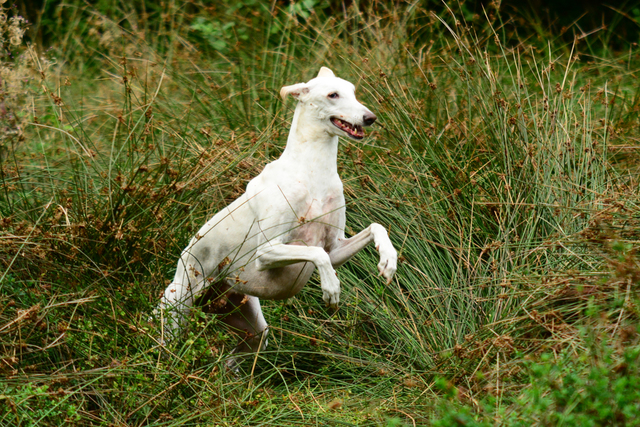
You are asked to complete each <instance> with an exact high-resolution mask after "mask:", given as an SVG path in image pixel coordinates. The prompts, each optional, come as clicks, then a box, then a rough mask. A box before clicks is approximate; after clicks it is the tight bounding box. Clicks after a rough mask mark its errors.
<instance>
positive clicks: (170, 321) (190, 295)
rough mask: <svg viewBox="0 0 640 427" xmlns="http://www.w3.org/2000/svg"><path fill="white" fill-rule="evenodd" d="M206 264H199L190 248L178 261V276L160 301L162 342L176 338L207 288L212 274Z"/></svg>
mask: <svg viewBox="0 0 640 427" xmlns="http://www.w3.org/2000/svg"><path fill="white" fill-rule="evenodd" d="M210 270H211V268H208V267H207V266H206V265H204V263H202V262H199V260H198V258H197V257H195V256H194V255H193V254H192V253H191V252H190V251H189V248H187V250H185V251H184V252H183V254H182V256H181V257H180V260H179V261H178V266H177V268H176V275H175V277H174V278H173V281H172V282H171V283H170V284H169V286H167V288H166V289H165V291H164V295H163V296H162V299H161V301H160V305H159V307H158V309H159V310H158V311H159V312H160V313H158V312H156V316H158V315H159V316H160V318H161V320H162V322H163V337H162V341H163V343H164V342H167V341H169V340H171V339H172V338H174V335H176V334H177V333H178V331H179V330H180V328H181V327H182V326H183V325H184V322H185V320H186V318H187V317H188V316H189V312H190V311H191V307H192V306H193V304H194V301H195V298H196V297H197V296H198V295H199V294H200V292H201V291H202V289H203V288H204V286H205V279H206V278H207V276H208V274H209V273H210Z"/></svg>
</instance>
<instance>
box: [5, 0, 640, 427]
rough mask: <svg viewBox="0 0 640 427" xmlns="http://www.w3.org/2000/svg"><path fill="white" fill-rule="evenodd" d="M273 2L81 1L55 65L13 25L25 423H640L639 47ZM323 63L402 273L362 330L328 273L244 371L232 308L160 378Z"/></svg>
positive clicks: (9, 163) (443, 10) (355, 208)
mask: <svg viewBox="0 0 640 427" xmlns="http://www.w3.org/2000/svg"><path fill="white" fill-rule="evenodd" d="M135 4H136V5H138V6H139V3H135ZM142 4H143V5H144V4H145V3H144V2H142ZM233 5H236V6H233ZM275 5H276V3H274V4H273V5H270V4H263V3H261V2H256V1H252V0H244V1H241V2H237V3H234V2H229V4H227V2H222V5H221V6H211V7H204V6H201V5H198V4H196V3H189V4H187V5H184V6H181V5H178V4H175V3H173V2H166V3H162V4H161V5H159V6H158V5H155V6H154V7H153V8H152V9H148V10H147V9H144V8H142V9H140V8H139V7H134V6H131V5H129V4H128V3H124V2H123V3H117V7H116V8H114V9H113V14H105V13H104V10H103V9H100V8H98V7H95V8H94V7H90V6H86V5H84V4H83V3H80V2H75V3H74V2H71V3H70V4H66V5H61V6H59V7H58V9H57V12H56V14H54V15H52V16H54V18H51V19H52V22H50V23H49V24H48V25H51V26H57V27H55V28H60V32H59V34H56V38H55V40H54V41H53V42H52V46H51V47H50V48H47V49H46V50H45V49H43V48H41V47H38V46H27V43H26V42H23V41H22V40H21V38H19V37H17V36H18V35H20V34H21V33H20V31H21V29H23V28H24V23H21V22H18V21H17V20H15V19H14V20H5V21H6V22H4V24H2V27H1V28H0V30H1V31H2V35H3V37H2V40H6V41H3V43H4V46H3V47H4V48H5V51H10V52H12V55H11V56H5V58H4V60H3V62H2V65H1V67H0V78H1V79H2V103H1V105H0V125H1V126H0V128H2V132H1V135H0V138H1V139H0V161H1V163H0V166H1V168H0V180H1V183H2V189H1V191H0V425H3V426H4V425H7V426H13V425H16V426H35V425H52V426H59V425H105V426H112V425H113V426H125V425H126V426H142V425H158V426H160V425H161V426H196V425H202V426H205V425H212V426H213V425H220V426H224V425H228V426H240V425H242V426H244V425H246V426H259V425H269V426H295V425H300V426H313V425H331V426H333V425H336V426H338V425H347V426H387V427H391V426H456V425H458V426H494V425H499V426H560V425H562V426H605V425H606V426H636V425H640V421H639V420H640V403H638V402H640V387H639V386H638V384H640V360H639V359H640V335H639V332H640V329H639V327H638V320H639V317H640V304H639V302H640V300H639V295H638V289H639V288H638V285H639V283H640V261H639V258H638V252H637V247H638V243H639V239H640V209H639V205H638V203H639V201H640V200H639V197H638V196H639V187H638V185H639V184H638V172H639V170H638V166H637V165H638V160H639V157H638V149H640V144H639V142H640V140H639V137H638V135H640V132H639V130H640V119H639V115H638V112H639V111H640V89H639V86H638V83H637V82H638V78H639V77H640V76H639V74H640V50H639V47H638V45H637V43H633V42H634V41H635V40H624V39H621V35H620V34H619V33H617V32H616V27H615V26H612V27H608V28H602V29H600V30H599V31H595V32H594V33H593V34H590V33H589V32H588V31H587V30H582V29H580V28H578V27H574V28H571V29H570V30H566V29H563V30H564V31H562V32H560V31H559V30H558V29H554V28H553V27H547V26H545V24H544V23H543V21H542V20H541V19H539V18H537V17H536V15H535V14H533V13H530V14H528V13H527V12H526V10H525V9H523V10H522V11H520V12H519V13H515V12H514V13H513V14H512V15H508V14H506V13H501V12H500V11H498V10H495V8H491V7H489V8H488V9H487V10H486V13H484V14H482V15H480V14H474V13H471V12H470V11H469V9H468V8H467V7H465V6H464V5H461V6H456V7H455V8H454V9H453V10H451V9H449V8H448V7H446V6H439V7H438V8H437V10H435V11H432V10H428V9H427V8H424V7H421V6H420V3H398V4H396V5H394V6H391V5H390V4H387V3H385V2H377V1H372V2H367V3H366V4H364V3H363V4H362V5H360V6H359V3H358V2H354V3H353V4H352V6H350V7H349V8H345V9H344V10H342V9H340V10H336V11H333V12H332V13H330V14H328V13H324V12H322V10H323V9H322V8H321V7H320V2H314V1H303V2H299V3H291V4H290V6H287V7H284V6H282V8H280V7H275ZM240 6H244V7H240ZM4 12H5V13H8V15H9V16H12V15H11V10H10V9H6V10H5V11H4ZM621 13H622V12H621ZM627 18H628V19H633V18H632V15H627ZM627 18H625V19H627ZM635 19H638V18H635ZM0 21H1V20H0ZM638 22H639V23H640V20H638ZM567 31H573V32H574V34H575V38H574V39H573V41H572V42H567V37H566V35H567V33H566V32H567ZM611 46H616V48H612V47H611ZM619 46H622V47H619ZM323 65H326V66H329V67H330V68H332V69H333V71H334V72H335V73H336V75H338V76H339V77H343V78H345V79H347V80H350V81H352V82H353V83H354V84H355V85H356V86H357V93H358V95H359V99H360V100H361V101H362V102H363V103H364V104H365V105H367V106H368V107H369V108H370V109H371V110H372V111H373V112H375V113H376V115H377V116H378V118H379V119H378V122H377V123H376V125H375V126H374V127H373V128H372V130H371V131H370V132H369V135H368V136H367V138H366V139H365V140H363V141H362V142H355V141H351V140H341V151H340V154H339V171H340V174H341V177H342V179H343V181H344V185H345V195H346V198H347V204H348V206H347V222H348V229H347V234H348V235H351V234H353V233H355V232H357V231H359V230H360V229H362V228H364V227H366V226H368V225H369V224H370V223H371V222H374V221H375V222H379V223H380V224H382V225H384V226H385V227H386V228H388V230H389V233H390V237H391V239H392V241H393V242H394V245H395V246H396V248H397V249H398V252H399V255H400V262H399V266H398V272H397V275H396V278H395V279H394V280H393V282H392V283H391V284H389V285H388V286H386V285H385V284H384V282H383V281H382V280H381V279H380V278H379V277H377V274H376V273H377V270H376V264H377V254H376V252H375V250H374V249H373V248H369V249H368V250H365V251H364V252H363V253H361V254H359V255H358V256H357V257H356V258H355V259H354V260H352V261H351V262H349V263H348V264H347V265H345V266H344V267H342V268H341V269H340V270H339V271H338V274H339V277H340V280H341V283H342V289H343V290H342V296H341V304H340V307H339V309H338V310H337V311H334V310H331V309H328V308H326V307H325V306H324V304H323V303H322V298H321V291H320V290H319V283H318V278H317V277H316V276H314V277H313V279H312V281H311V283H310V284H309V285H308V286H307V287H306V288H305V289H304V290H303V291H302V292H301V293H300V294H299V295H297V296H296V297H295V298H292V299H290V300H288V301H278V302H276V301H264V302H263V311H264V313H265V316H266V318H267V322H268V323H269V324H270V326H271V335H270V338H269V340H270V343H269V347H268V348H267V350H266V351H263V352H261V353H260V354H259V355H257V356H256V357H255V358H252V359H251V360H247V361H246V362H245V363H244V364H243V366H242V368H243V369H242V373H241V375H239V376H233V375H229V374H226V373H225V372H224V361H225V358H226V357H227V356H228V353H229V351H230V350H231V349H232V348H233V344H234V342H235V338H234V337H233V336H232V334H230V333H229V331H227V330H226V329H225V328H224V327H223V325H222V322H221V321H220V319H218V318H216V317H214V316H211V315H208V314H206V313H201V312H198V313H195V314H194V315H193V316H192V319H191V321H190V326H189V328H188V329H187V330H186V331H185V333H184V337H183V339H182V340H178V341H177V342H175V343H174V344H173V347H172V348H171V349H170V350H171V352H172V354H173V356H172V357H170V358H163V357H161V354H160V351H159V349H158V344H157V341H156V339H157V337H158V335H159V331H158V330H157V329H156V328H155V327H154V325H152V324H150V323H148V321H147V319H148V316H149V313H150V312H151V310H152V309H153V308H154V307H155V305H156V304H157V302H158V300H159V297H160V294H161V292H162V291H163V290H164V287H165V286H166V283H167V280H168V279H170V278H171V277H172V275H173V269H174V267H175V264H176V261H177V259H178V256H179V254H180V251H181V250H182V249H183V248H184V247H185V246H186V244H187V242H188V240H189V239H190V238H191V237H192V235H193V234H194V233H195V231H197V229H198V228H199V227H200V226H201V225H202V224H203V223H204V222H205V221H206V219H207V218H208V217H210V216H211V215H212V214H213V213H215V212H216V211H217V210H219V209H220V208H221V207H223V206H225V205H226V204H228V203H229V202H230V201H232V200H233V199H235V198H236V197H237V196H238V195H239V194H241V193H242V192H243V191H244V187H245V185H246V183H247V182H248V181H249V180H250V179H251V178H252V177H253V176H255V175H257V174H258V173H259V172H260V170H261V168H262V167H263V166H264V165H265V164H266V163H268V162H270V161H272V160H274V159H275V158H277V157H278V155H279V154H280V153H281V152H282V150H283V148H284V145H285V141H286V137H287V132H288V127H289V123H290V120H291V117H292V114H293V108H294V105H293V103H292V102H283V101H282V100H281V99H280V98H279V96H278V92H279V90H280V88H281V87H282V86H284V85H287V84H293V83H297V82H301V81H307V80H309V79H310V78H312V77H313V76H315V74H316V73H317V71H318V69H319V68H320V67H321V66H323Z"/></svg>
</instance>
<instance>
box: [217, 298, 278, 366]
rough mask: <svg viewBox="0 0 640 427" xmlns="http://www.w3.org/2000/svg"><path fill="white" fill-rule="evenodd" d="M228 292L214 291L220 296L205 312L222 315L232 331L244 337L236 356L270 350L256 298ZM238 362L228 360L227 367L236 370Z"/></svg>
mask: <svg viewBox="0 0 640 427" xmlns="http://www.w3.org/2000/svg"><path fill="white" fill-rule="evenodd" d="M225 288H226V287H225V286H223V287H222V288H221V289H220V288H218V289H216V290H215V291H214V292H215V293H216V294H218V295H217V296H216V297H215V299H214V300H213V301H210V302H209V303H208V304H207V305H206V306H205V307H206V311H207V312H209V313H215V314H218V315H220V316H221V320H222V321H223V322H224V323H225V324H226V325H228V326H229V328H230V330H231V331H233V332H234V333H236V334H238V335H239V336H240V337H241V338H240V342H239V343H238V345H237V347H236V348H235V350H233V353H234V354H236V355H239V354H242V353H256V352H258V351H259V350H262V349H264V348H265V347H266V346H267V334H268V333H269V327H268V325H267V322H266V321H265V320H264V316H263V315H262V309H261V308H260V300H259V299H258V298H256V297H254V296H250V295H244V294H240V293H235V292H233V290H226V291H225V290H223V289H225ZM227 289H228V288H227ZM237 359H238V357H237V356H234V357H232V358H230V359H228V360H227V367H228V368H229V369H231V370H235V369H236V367H237V363H238V360H237Z"/></svg>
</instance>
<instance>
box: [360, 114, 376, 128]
mask: <svg viewBox="0 0 640 427" xmlns="http://www.w3.org/2000/svg"><path fill="white" fill-rule="evenodd" d="M377 119H378V118H377V117H376V115H375V114H373V113H367V114H365V115H364V116H363V117H362V120H363V121H364V125H365V126H371V125H372V124H373V122H375V121H376V120H377Z"/></svg>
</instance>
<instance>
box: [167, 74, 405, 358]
mask: <svg viewBox="0 0 640 427" xmlns="http://www.w3.org/2000/svg"><path fill="white" fill-rule="evenodd" d="M280 95H281V96H282V98H283V99H284V98H286V97H287V96H292V97H294V98H295V99H297V100H298V105H297V106H296V110H295V113H294V116H293V122H292V124H291V131H290V133H289V138H288V140H287V145H286V148H285V150H284V152H283V153H282V156H281V157H280V158H279V159H278V160H276V161H274V162H272V163H270V164H268V165H266V166H265V168H264V170H263V171H262V172H261V173H260V174H259V175H258V176H256V177H255V178H254V179H253V180H251V182H249V184H248V185H247V190H246V192H245V193H244V194H243V195H242V196H240V197H239V198H238V199H237V200H235V201H234V202H233V203H231V204H230V205H229V206H227V207H226V208H224V209H223V210H221V211H220V212H218V213H217V214H216V215H215V216H214V217H213V218H211V219H210V220H209V221H208V222H207V223H206V224H205V225H204V226H203V227H202V228H201V229H200V231H198V233H197V234H196V236H195V237H194V238H193V239H192V240H191V242H190V243H189V246H187V248H186V249H185V250H184V251H183V252H182V255H181V258H180V261H179V262H178V267H177V271H176V275H175V278H174V279H173V282H172V283H171V284H170V285H169V286H168V287H167V289H166V291H165V293H164V296H163V298H162V301H161V303H160V307H159V308H160V309H161V310H162V311H163V319H164V325H165V327H164V336H165V337H167V338H169V337H170V336H172V335H174V334H175V333H176V332H177V330H178V328H179V326H180V324H181V323H182V322H183V320H184V318H185V317H186V315H187V314H188V312H189V310H190V308H191V306H192V305H193V303H194V299H195V298H197V297H198V295H199V294H201V293H202V291H203V290H204V289H205V287H207V286H209V287H215V290H216V292H215V294H216V295H217V296H218V297H219V298H220V299H221V300H220V301H221V302H217V303H216V302H214V303H213V305H215V306H217V307H219V308H223V310H222V311H223V312H225V313H230V314H228V315H227V316H226V317H225V322H227V323H228V324H230V325H231V326H233V327H234V328H236V329H237V330H239V331H244V332H245V333H246V337H245V338H244V339H243V340H242V341H241V343H240V344H239V346H238V349H237V350H239V351H254V352H255V351H257V350H258V349H259V347H260V344H261V343H262V345H263V346H264V345H266V339H265V336H266V332H267V330H268V327H267V323H266V322H265V320H264V316H263V315H262V311H261V309H260V302H259V298H264V299H276V300H279V299H285V298H289V297H292V296H294V295H296V294H297V293H298V292H300V289H302V287H303V286H304V285H305V283H307V281H308V280H309V277H310V276H311V274H312V273H313V271H314V269H315V268H317V269H318V272H319V273H320V282H321V288H322V294H323V299H324V301H325V302H326V303H328V304H331V305H337V304H338V302H339V300H340V282H339V281H338V277H337V275H336V272H335V270H334V268H335V267H338V266H340V265H342V264H343V263H345V262H346V261H347V260H349V259H350V258H351V257H352V256H354V255H355V254H356V253H357V252H358V251H360V250H361V249H362V248H363V247H365V246H366V245H368V244H369V243H371V242H373V243H375V246H376V248H377V249H378V250H379V252H380V263H379V264H378V270H379V272H380V274H381V275H382V276H383V277H384V278H385V279H386V280H387V283H389V282H390V281H391V279H392V278H393V275H394V273H395V271H396V263H397V253H396V250H395V249H394V247H393V245H392V244H391V241H390V240H389V237H388V236H387V232H386V230H385V229H384V228H383V227H382V226H381V225H379V224H375V223H374V224H371V225H370V226H369V227H368V228H366V229H365V230H363V231H361V232H360V233H358V234H357V235H355V236H353V237H351V238H349V239H347V238H345V235H344V228H345V199H344V195H343V187H342V182H341V180H340V177H339V176H338V167H337V154H338V137H339V136H345V135H346V136H351V137H354V138H356V139H361V137H362V136H364V132H363V131H362V126H368V125H370V124H371V123H373V121H375V119H376V117H375V115H373V113H371V111H369V110H368V109H367V108H366V107H364V106H363V105H362V104H360V103H359V102H358V101H357V100H356V97H355V87H354V86H353V84H351V83H349V82H347V81H346V80H343V79H340V78H337V77H335V75H334V74H333V72H332V71H331V70H329V69H328V68H325V67H322V69H321V70H320V73H319V74H318V76H317V77H316V78H314V79H312V80H310V81H309V82H307V83H298V84H295V85H292V86H286V87H283V88H282V90H281V91H280ZM332 119H333V120H332ZM335 119H341V120H343V121H344V122H348V123H350V124H351V125H353V126H352V131H351V132H347V131H345V130H343V129H341V128H340V127H338V125H336V124H334V122H335V121H336V120H335ZM344 122H343V124H344ZM354 129H355V130H354ZM350 133H351V135H350ZM226 305H229V306H230V307H227V308H226V309H224V307H225V306H226Z"/></svg>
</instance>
